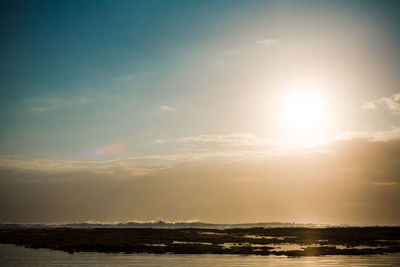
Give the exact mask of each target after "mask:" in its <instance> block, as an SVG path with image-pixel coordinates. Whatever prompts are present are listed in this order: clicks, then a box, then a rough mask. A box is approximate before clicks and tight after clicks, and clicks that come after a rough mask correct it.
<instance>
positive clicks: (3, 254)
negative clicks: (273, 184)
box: [0, 244, 400, 267]
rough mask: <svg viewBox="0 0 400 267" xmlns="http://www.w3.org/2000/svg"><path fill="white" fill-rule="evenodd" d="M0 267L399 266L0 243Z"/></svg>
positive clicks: (397, 259)
mask: <svg viewBox="0 0 400 267" xmlns="http://www.w3.org/2000/svg"><path fill="white" fill-rule="evenodd" d="M0 266H28V267H32V266H80V267H82V266H143V267H150V266H178V267H180V266H195V267H202V266H218V267H221V266H287V267H291V266H307V267H313V266H315V267H317V266H321V267H324V266H354V267H356V266H357V267H361V266H362V267H366V266H400V254H391V255H378V256H322V257H301V258H287V257H276V256H264V257H263V256H237V255H173V254H163V255H153V254H103V253H75V254H73V255H71V254H67V253H65V252H62V251H53V250H47V249H26V248H24V247H17V246H15V245H4V244H0Z"/></svg>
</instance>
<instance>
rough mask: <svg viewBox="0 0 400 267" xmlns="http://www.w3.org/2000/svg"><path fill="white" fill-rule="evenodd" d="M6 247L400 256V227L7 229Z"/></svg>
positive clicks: (2, 234)
mask: <svg viewBox="0 0 400 267" xmlns="http://www.w3.org/2000/svg"><path fill="white" fill-rule="evenodd" d="M0 243H4V244H16V245H19V246H25V247H28V248H48V249H54V250H61V251H65V252H68V253H76V252H103V253H154V254H163V253H173V254H240V255H277V256H282V255H283V256H295V257H300V256H320V255H375V254H388V253H398V252H400V227H330V228H305V227H301V228H294V227H292V228H240V229H239V228H234V229H199V228H185V229H155V228H85V229H83V228H2V229H0Z"/></svg>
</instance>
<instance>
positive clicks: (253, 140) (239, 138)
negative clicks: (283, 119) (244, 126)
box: [177, 133, 265, 146]
mask: <svg viewBox="0 0 400 267" xmlns="http://www.w3.org/2000/svg"><path fill="white" fill-rule="evenodd" d="M177 141H178V142H179V143H215V144H217V145H221V146H256V145H261V144H262V143H264V141H265V140H263V139H260V138H257V137H256V136H255V135H254V134H248V133H232V134H227V135H198V136H189V137H183V138H180V139H178V140H177Z"/></svg>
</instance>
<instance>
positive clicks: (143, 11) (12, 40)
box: [0, 1, 400, 223]
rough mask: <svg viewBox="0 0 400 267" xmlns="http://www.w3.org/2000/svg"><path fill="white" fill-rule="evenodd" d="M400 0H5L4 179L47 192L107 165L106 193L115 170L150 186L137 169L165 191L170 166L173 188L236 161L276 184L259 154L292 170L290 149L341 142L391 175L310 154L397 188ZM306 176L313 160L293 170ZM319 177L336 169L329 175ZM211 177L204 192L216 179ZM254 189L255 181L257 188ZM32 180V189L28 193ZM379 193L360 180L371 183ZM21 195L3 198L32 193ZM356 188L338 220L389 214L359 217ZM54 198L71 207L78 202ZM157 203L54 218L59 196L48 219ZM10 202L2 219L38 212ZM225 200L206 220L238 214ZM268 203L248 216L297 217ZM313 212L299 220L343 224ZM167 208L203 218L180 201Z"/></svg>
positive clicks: (0, 108) (0, 161)
mask: <svg viewBox="0 0 400 267" xmlns="http://www.w3.org/2000/svg"><path fill="white" fill-rule="evenodd" d="M399 5H400V4H399V2H398V1H2V3H1V8H0V17H1V18H0V23H1V27H0V36H1V43H0V58H1V61H0V81H1V84H0V92H1V98H0V168H1V170H2V171H4V173H5V174H4V175H3V177H2V179H3V180H4V181H3V180H2V181H1V182H2V183H4V188H8V187H12V186H14V184H15V183H16V184H18V183H19V182H21V181H23V182H28V181H30V182H32V183H36V182H40V183H41V182H43V183H45V184H46V186H43V188H45V187H46V188H47V187H48V186H49V181H48V180H47V178H46V177H52V176H54V177H58V178H57V179H59V181H60V183H63V182H65V181H69V182H71V180H70V179H72V181H73V182H72V183H76V186H78V185H82V186H88V184H90V183H91V182H89V181H86V180H85V178H82V177H92V176H96V175H99V176H101V177H102V178H101V179H100V180H101V181H103V183H102V185H101V186H100V185H99V188H96V190H98V191H99V192H103V191H107V190H105V189H104V188H105V187H106V185H107V186H108V185H109V183H110V182H109V179H111V180H116V181H118V182H115V184H113V183H111V184H112V185H113V186H116V187H123V186H126V183H127V182H126V181H125V180H124V181H123V182H121V181H120V179H125V178H126V177H129V178H131V179H132V181H130V182H129V185H130V186H131V187H132V188H133V187H135V186H139V185H136V184H135V183H136V182H134V181H136V180H135V179H137V178H138V177H141V178H143V177H149V179H148V181H149V182H148V183H149V187H148V188H147V189H146V190H147V191H146V190H144V191H146V192H153V193H154V192H155V191H156V192H158V193H159V194H160V195H162V196H163V197H166V196H168V192H167V190H164V191H163V190H162V189H160V187H159V185H156V182H155V181H157V183H158V182H159V181H158V180H157V179H159V178H160V177H167V180H168V179H170V183H169V184H168V185H165V186H166V188H168V187H169V186H173V185H175V184H179V185H180V186H182V184H181V182H182V181H181V180H180V178H177V177H182V176H183V175H188V176H190V175H192V174H190V172H188V170H196V171H199V174H198V177H203V178H204V177H207V178H204V181H209V180H208V179H210V177H212V178H216V179H217V178H218V177H220V176H223V177H224V175H222V174H221V170H225V168H226V166H230V164H232V169H235V170H238V171H237V172H236V173H233V174H232V181H242V182H243V181H247V182H249V181H263V182H262V186H267V185H268V183H269V182H271V181H273V180H274V179H276V181H280V180H281V178H282V179H283V180H284V179H286V178H284V177H286V174H285V173H281V171H280V170H279V169H275V167H271V168H269V167H268V168H267V169H263V168H261V167H260V168H261V169H259V166H258V165H257V167H255V170H254V171H250V170H251V166H253V165H252V164H258V163H259V162H260V161H261V162H265V166H269V164H270V163H271V157H272V158H273V159H274V160H277V162H279V163H278V164H277V166H281V167H282V168H283V169H286V168H289V169H290V165H291V163H290V160H288V158H291V157H293V158H294V159H295V162H297V160H300V158H301V155H303V154H302V153H305V151H304V150H306V153H310V154H312V155H314V154H315V155H317V154H318V153H321V151H324V152H326V151H337V153H338V154H340V155H342V154H343V156H344V157H346V155H347V154H346V153H348V154H349V155H359V154H358V153H359V152H360V147H363V146H365V147H366V148H368V151H381V152H380V153H383V154H384V155H386V156H387V157H386V156H385V157H382V158H381V160H382V164H381V165H379V166H378V167H377V169H379V170H381V169H380V168H382V173H381V175H378V174H376V175H375V176H374V177H372V176H371V177H370V176H369V175H366V176H365V175H364V174H365V173H366V172H367V169H368V171H371V170H370V169H369V168H367V167H368V166H364V165H362V164H361V165H359V162H357V161H355V162H353V161H351V162H342V161H340V160H339V159H337V158H335V159H334V160H333V159H331V158H329V159H325V158H324V157H322V156H321V157H322V159H316V158H313V160H311V162H312V161H315V164H316V165H318V166H320V165H321V166H325V165H324V164H328V163H326V162H330V160H332V161H333V162H334V163H332V165H330V166H331V167H332V166H335V167H334V169H335V168H338V169H337V170H336V169H335V170H336V172H335V171H333V172H332V173H335V174H338V173H340V174H342V173H347V171H348V170H350V169H357V170H358V171H357V172H356V173H357V174H354V177H356V178H354V179H355V180H354V181H353V180H351V182H350V180H346V181H345V182H343V181H342V182H343V183H342V184H341V185H343V186H344V185H348V186H349V187H352V186H354V187H356V185H358V184H362V185H364V184H369V185H370V186H372V187H373V186H378V187H379V190H378V191H379V192H380V193H379V194H380V195H382V196H383V195H384V194H389V195H390V194H392V195H391V196H393V198H396V194H397V193H398V184H399V181H398V172H396V170H394V169H393V168H392V167H393V166H395V165H396V164H395V163H396V162H397V160H398V157H397V156H398V153H397V152H396V151H398V150H395V152H393V151H392V150H390V149H389V148H388V147H387V146H386V145H387V143H385V142H394V143H393V147H396V148H397V145H398V144H397V140H398V138H399V137H400V94H399V92H400V89H399V84H400V75H399V74H400V73H399V70H400V49H399V47H400V35H399V33H398V28H399V26H400V19H399V18H400V14H399V12H400V11H399V10H400V6H399ZM293 99H294V101H292V100H293ZM301 99H302V100H301ZM300 100H301V101H300ZM303 100H304V101H303ZM302 101H303V102H302ZM307 125H308V126H307ZM305 126H307V127H309V128H307V127H305ZM306 128H307V129H306ZM336 142H339V143H340V142H345V143H346V144H345V145H343V144H341V143H340V144H338V143H336ZM357 142H361V144H360V145H359V146H357V145H355V144H356V143H357ZM374 142H378V143H379V144H381V145H382V147H379V148H378V147H375V146H374V145H375V144H376V143H374ZM342 145H343V146H345V147H349V150H343V149H342V148H343V147H342ZM382 151H384V152H382ZM318 155H319V154H318ZM324 155H325V154H324ZM275 157H276V158H275ZM280 157H282V158H280ZM349 157H350V156H349ZM254 162H256V163H254ZM339 162H340V163H339ZM319 164H320V165H319ZM329 164H331V163H329ZM329 164H328V165H329ZM347 164H349V165H347ZM199 165H200V166H203V167H201V168H200V170H199V169H198V166H199ZM353 165H354V166H353ZM338 166H339V167H338ZM384 166H386V167H387V166H390V168H384ZM321 168H322V167H321ZM228 169H229V168H228ZM246 170H247V172H246ZM203 172H204V173H203ZM188 173H189V174H188ZM269 173H270V174H271V175H267V174H269ZM276 173H278V175H277V177H275V176H274V175H275V174H276ZM308 173H309V172H308V170H307V169H306V170H304V173H301V171H297V173H293V175H299V176H300V177H307V175H306V174H308ZM319 175H320V176H321V177H325V178H324V179H326V180H330V179H333V178H332V177H331V176H329V175H330V174H327V173H323V172H321V173H320V174H319ZM332 175H333V174H332ZM348 175H350V174H348ZM272 176H273V178H268V179H267V178H265V177H272ZM10 177H17V178H15V180H13V179H11V178H10ZM39 177H43V180H41V178H39ZM105 177H106V178H105ZM121 177H122V178H121ZM196 177H197V176H196ZM363 177H364V178H363ZM365 177H368V179H367V178H365ZM103 178H104V180H102V179H103ZM8 179H11V180H8ZM57 179H55V180H54V181H56V180H57ZM80 179H82V182H77V181H81V180H80ZM88 179H90V178H88ZM143 179H145V178H143ZM196 179H197V178H195V181H198V180H196ZM199 179H201V178H199ZM221 179H223V181H221V183H222V184H225V185H226V186H227V187H229V188H231V189H232V188H233V189H232V190H231V191H229V192H227V194H228V195H229V194H230V195H229V196H231V197H232V199H235V198H234V196H235V194H236V193H237V192H239V191H237V190H239V189H238V188H240V186H239V187H238V188H236V186H238V184H237V183H236V182H232V183H233V184H232V183H231V182H229V180H224V179H225V178H221ZM269 179H272V180H269ZM304 179H306V178H304ZM363 179H366V180H363ZM54 181H53V180H52V182H54ZM152 181H153V182H152ZM199 181H200V180H199ZM204 181H203V180H201V185H202V186H204V188H206V185H209V186H210V188H213V186H215V183H213V182H210V183H208V182H204ZM203 182H204V184H203ZM242 182H240V183H242ZM247 182H246V183H247ZM80 183H81V184H80ZM131 183H133V185H132V184H131ZM196 183H197V182H194V184H196ZM240 183H239V184H240ZM277 183H278V184H277V187H279V188H281V189H282V188H284V186H283V184H279V182H277ZM347 183H349V184H347ZM100 184H101V183H100ZM139 184H140V183H139ZM161 184H163V183H161ZM150 185H153V186H154V187H152V186H150ZM140 186H144V185H142V184H141V185H140ZM140 186H139V187H140ZM146 186H147V185H146ZM246 186H248V184H246V185H245V186H244V188H246ZM259 186H260V185H258V186H254V185H252V186H249V188H252V189H251V190H255V191H254V192H258V191H257V190H258V189H257V187H259ZM262 186H261V187H262ZM321 186H322V187H323V186H327V185H326V184H323V185H321ZM329 186H331V185H329ZM382 186H383V187H384V188H385V190H386V191H385V190H381V189H382V188H381V187H382ZM39 187H40V186H39ZM39 187H38V188H39ZM178 187H179V186H178ZM15 188H19V187H18V186H16V187H15ZM21 188H22V187H21ZM101 188H103V189H104V190H103V189H101ZM179 188H180V187H179ZM338 188H339V187H338ZM342 189H343V188H341V187H340V190H342ZM21 190H22V189H21ZM35 190H37V188H36V187H35V186H34V188H33V189H32V192H33V193H32V194H33V195H35V194H36V193H38V191H35ZM43 190H44V189H43ZM46 190H47V189H46ZM46 190H44V192H48V191H46ZM60 190H61V189H60ZM102 190H103V191H102ZM135 190H136V189H135ZM154 190H155V191H154ZM182 190H183V189H182ZM188 190H189V192H192V191H193V190H194V189H193V188H191V189H188ZM191 190H192V191H191ZM251 190H250V189H249V192H250V191H251ZM282 190H283V189H282ZM337 190H339V189H337ZM368 190H370V189H368ZM368 190H364V191H363V190H361V191H362V192H363V193H365V192H375V191H374V190H373V189H371V191H368ZM396 190H397V191H396ZM17 191H18V190H17ZM22 191H23V190H22ZM22 191H18V192H16V193H15V196H13V195H10V196H9V198H7V197H5V199H4V201H3V202H4V203H7V202H13V200H15V199H17V198H18V199H19V198H21V199H23V197H22V195H23V194H22V193H21V192H22ZM203 191H207V190H206V189H204V190H203ZM203 191H201V192H203ZM217 191H218V190H216V191H215V201H218V199H219V198H218V194H217ZM278 191H279V190H278ZM35 192H36V193H35ZM193 192H194V191H193ZM235 192H236V193H235ZM382 192H383V193H382ZM64 193H65V192H64ZM130 193H131V192H130ZM194 193H196V192H194ZM82 194H83V192H82ZM149 194H150V193H149ZM182 194H183V193H182ZM248 194H249V195H250V194H251V193H248ZM61 195H63V193H61ZM65 195H68V194H67V193H65ZM110 195H112V193H111V192H110ZM128 195H129V194H128ZM256 195H257V194H256ZM350 195H351V194H350V192H349V199H348V202H346V203H347V204H343V205H350V206H346V207H347V208H343V214H347V215H343V216H342V217H341V219H340V221H341V222H348V221H350V220H352V221H353V222H357V223H358V222H361V221H363V220H365V221H369V222H374V223H379V222H375V221H374V216H372V217H368V216H364V217H363V216H361V215H360V217H354V218H353V217H351V216H350V215H349V214H351V212H350V210H351V209H354V206H353V205H355V204H354V203H358V201H359V202H360V203H362V204H363V205H364V204H365V203H367V202H368V201H367V200H365V199H364V198H363V197H362V196H357V197H359V198H357V199H352V198H351V197H350ZM114 196H115V195H113V197H114ZM397 196H398V194H397ZM319 197H321V196H316V199H319ZM99 198H100V196H99ZM115 198H116V197H115ZM160 198H161V197H160ZM397 198H398V197H397ZM49 199H51V197H50V196H49ZM66 199H68V197H66ZM116 199H117V198H116ZM126 199H129V197H126ZM126 199H125V200H126ZM261 199H262V200H263V201H264V200H265V199H263V198H262V197H261V196H260V199H259V200H261ZM277 199H279V197H277ZM175 200H176V201H178V200H179V199H175ZM336 200H337V199H336ZM59 201H60V205H61V206H62V205H66V204H65V203H67V202H66V200H65V199H60V200H59ZM121 201H122V200H121ZM126 201H127V203H128V202H129V201H139V200H138V199H136V200H135V199H129V201H128V200H126ZM141 201H144V200H143V199H141ZM155 201H156V200H155ZM179 201H180V200H179ZM190 201H191V200H190V199H189V201H188V203H190ZM196 201H198V200H195V199H193V200H192V202H191V203H192V204H193V203H197V202H196ZM232 201H233V200H232ZM310 201H311V200H310ZM321 201H322V200H321ZM329 201H331V202H329ZM329 201H328V202H329V203H328V202H327V203H328V204H326V205H333V204H332V203H335V201H334V197H333V196H332V199H331V200H329ZM117 202H118V201H117ZM156 202H157V201H156ZM322 202H323V201H322ZM395 202H396V201H392V200H391V201H390V203H391V204H390V205H387V204H388V203H387V202H385V201H384V200H382V203H381V204H382V206H384V205H387V207H389V208H387V215H386V217H385V222H399V220H400V218H399V217H398V216H397V217H396V216H394V217H393V216H392V215H390V214H392V211H393V210H394V209H395V208H397V206H396V205H395V204H394V203H395ZM38 203H39V202H38ZM129 203H130V202H129ZM157 203H158V202H157ZM171 203H172V202H171ZM349 203H350V204H349ZM175 204H176V203H174V205H175ZM197 204H198V203H197ZM197 204H196V205H197ZM37 205H39V204H37ZM126 205H127V207H128V206H129V205H128V204H126ZM149 205H150V206H151V207H154V211H152V214H146V212H145V210H146V207H145V208H143V210H140V211H139V210H138V213H137V214H136V215H137V216H136V217H135V216H134V215H132V214H130V213H126V212H125V211H124V212H125V213H124V212H123V211H122V210H121V213H118V214H113V213H112V212H111V211H110V213H101V212H100V211H99V212H98V213H95V214H93V216H92V217H90V216H86V217H85V216H84V215H82V216H75V215H71V217H62V216H61V215H60V216H61V217H57V216H55V215H54V216H53V215H50V214H52V213H51V209H50V208H49V211H48V212H47V213H46V214H42V215H43V218H47V219H43V220H50V221H51V220H53V219H54V220H59V221H63V220H64V221H65V220H84V219H88V220H89V219H99V220H109V219H120V220H125V219H129V218H133V219H135V218H138V219H157V216H158V215H157V212H161V211H162V210H163V209H162V208H160V207H159V206H157V205H156V204H155V203H150V204H149ZM171 205H172V204H171ZM198 205H199V207H201V205H200V204H198ZM210 205H212V203H210ZM221 205H222V204H221ZM340 205H342V204H340ZM340 205H339V206H340ZM360 205H361V204H360ZM365 205H367V204H365ZM367 206H368V205H367ZM304 207H306V205H305V206H304ZM349 207H350V208H349ZM0 208H2V209H3V210H4V212H3V213H4V214H5V215H4V217H0V220H25V221H29V220H33V219H35V220H40V218H36V217H29V218H28V217H24V216H23V214H24V212H23V209H22V208H20V210H19V209H18V208H16V207H14V209H13V212H10V210H11V208H10V207H8V206H7V205H5V206H1V207H0ZM87 208H88V209H89V208H93V205H88V206H87ZM147 208H148V209H147V210H149V207H147ZM219 208H221V209H223V206H221V207H220V206H216V207H215V209H214V211H213V212H212V213H210V214H202V215H201V216H200V215H199V216H198V218H199V219H205V220H210V221H214V222H217V221H224V218H225V219H226V220H227V221H231V222H237V221H238V220H239V219H240V218H237V217H235V216H234V215H233V212H231V213H229V214H225V215H226V217H218V214H220V213H221V212H220V211H221V210H220V209H219ZM245 208H246V206H245V205H244V206H243V210H245ZM258 208H259V209H254V213H251V214H249V216H248V217H247V220H250V221H251V220H253V221H256V220H264V219H265V220H268V219H270V220H275V218H276V219H277V220H278V219H282V220H285V219H289V220H294V219H296V218H289V217H288V216H286V217H285V216H280V215H279V213H276V214H277V215H276V216H277V217H273V216H272V217H268V218H267V217H265V218H264V217H262V216H261V215H260V214H262V213H259V211H260V209H261V210H262V209H264V208H265V207H262V206H260V207H258ZM71 209H72V208H71ZM138 209H140V208H139V207H138ZM321 209H322V208H321ZM32 210H35V208H33V209H32ZM72 210H73V209H72ZM300 210H301V209H300ZM327 210H328V211H332V210H333V209H327ZM377 210H378V208H377ZM6 211H7V212H9V213H7V212H6ZM18 211H20V212H18ZM7 214H8V215H7ZM82 214H85V210H82ZM371 214H374V213H371ZM225 215H224V216H225ZM309 215H310V217H309V218H306V217H304V218H300V217H301V215H299V217H298V218H299V219H301V220H304V221H307V220H315V221H318V220H319V221H321V222H322V221H329V222H330V221H333V220H334V219H333V218H331V217H329V216H328V215H327V216H326V217H324V218H317V217H313V216H314V215H315V214H314V215H313V214H309ZM32 216H33V215H32ZM163 216H165V217H168V216H169V218H170V219H192V218H194V217H196V215H195V214H192V213H191V212H190V211H188V210H187V209H185V208H182V210H177V211H176V212H175V213H171V214H164V215H163ZM221 216H223V215H221ZM346 216H347V217H346ZM367 217H368V218H367ZM243 220H244V221H246V218H243Z"/></svg>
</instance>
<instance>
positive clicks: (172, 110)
mask: <svg viewBox="0 0 400 267" xmlns="http://www.w3.org/2000/svg"><path fill="white" fill-rule="evenodd" d="M158 110H159V111H165V112H174V111H176V109H175V108H174V107H171V106H167V105H161V106H159V107H158Z"/></svg>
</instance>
